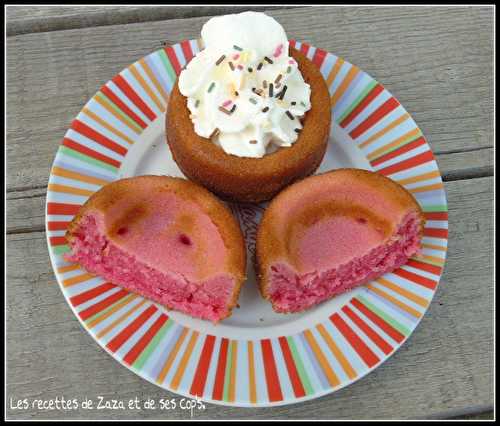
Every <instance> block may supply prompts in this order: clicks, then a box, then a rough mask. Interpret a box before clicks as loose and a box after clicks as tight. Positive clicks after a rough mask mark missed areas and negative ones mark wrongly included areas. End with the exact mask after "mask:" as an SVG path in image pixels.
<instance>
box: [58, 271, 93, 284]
mask: <svg viewBox="0 0 500 426" xmlns="http://www.w3.org/2000/svg"><path fill="white" fill-rule="evenodd" d="M94 277H95V275H93V274H89V273H85V274H81V275H77V276H76V277H71V278H67V279H65V280H63V282H62V284H63V287H71V286H72V285H75V284H79V283H81V282H83V281H87V280H90V279H91V278H94Z"/></svg>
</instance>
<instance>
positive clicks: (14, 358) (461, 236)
mask: <svg viewBox="0 0 500 426" xmlns="http://www.w3.org/2000/svg"><path fill="white" fill-rule="evenodd" d="M446 191H447V196H448V202H449V213H450V247H449V252H448V260H447V264H446V268H445V273H444V277H443V279H442V281H441V283H440V285H439V289H438V291H437V294H436V297H435V299H434V301H433V302H432V304H431V306H430V308H429V311H428V313H427V314H426V315H425V317H424V319H423V320H422V323H421V324H420V325H419V327H418V329H417V330H416V332H415V333H414V334H413V335H412V337H411V338H410V339H409V340H408V341H407V342H406V343H405V344H404V345H403V347H402V348H401V349H400V350H399V351H397V353H396V354H394V355H393V356H392V357H391V358H390V359H389V360H388V361H387V362H386V363H384V364H383V365H382V366H381V367H380V368H377V369H376V370H375V371H374V372H373V373H371V374H369V375H368V376H366V377H365V378H363V379H361V380H360V381H359V382H357V383H355V384H353V385H351V386H348V387H347V388H345V389H342V390H340V391H338V392H336V393H334V394H332V395H329V396H325V397H322V398H320V399H317V400H313V401H309V402H305V403H302V404H299V405H293V406H285V407H275V408H270V409H242V408H228V407H222V406H213V405H207V408H206V410H205V411H196V410H195V411H194V413H193V418H195V419H204V418H205V419H208V418H210V419H227V418H232V419H250V418H251V419H308V418H318V419H333V418H334V419H380V418H386V419H399V418H443V417H449V416H456V415H459V414H463V413H469V414H470V413H474V412H482V411H485V410H488V409H489V410H491V409H492V406H493V374H492V371H493V335H492V333H493V330H492V324H493V279H492V268H493V263H492V256H491V253H492V249H493V238H492V235H493V214H492V208H493V202H492V201H493V178H492V177H487V178H478V179H469V180H462V181H452V182H448V183H446ZM7 243H8V246H7V247H8V250H7V262H8V265H7V266H8V267H7V310H6V313H7V339H8V340H7V362H8V366H9V368H8V369H7V395H8V396H9V397H12V398H14V399H22V398H30V399H33V398H36V397H37V398H44V399H48V398H55V397H56V396H61V395H64V397H65V398H78V399H80V400H82V399H83V398H84V397H90V398H97V395H102V396H104V397H107V398H118V399H122V400H128V399H129V398H134V397H136V396H137V397H138V398H139V400H141V401H144V400H145V399H146V398H153V399H155V400H157V401H158V400H159V399H160V398H173V397H176V398H177V401H178V402H179V400H180V397H177V396H176V395H174V394H172V393H169V392H166V391H163V390H161V389H160V388H158V387H156V386H154V385H152V384H150V383H149V382H146V381H144V380H142V379H140V378H139V377H138V376H136V375H135V374H134V373H132V372H130V371H128V370H127V369H126V368H124V367H121V366H120V365H119V364H118V363H117V362H115V361H114V360H113V359H112V358H111V357H110V356H107V355H106V354H105V353H104V351H103V350H102V349H100V348H99V347H98V345H97V344H95V343H94V342H93V340H92V338H91V337H90V336H89V335H88V333H86V332H85V331H83V330H82V328H81V327H80V325H79V324H78V321H77V320H76V318H75V317H74V316H73V314H72V313H71V310H70V308H69V307H68V306H67V305H66V302H65V301H64V300H63V297H62V294H61V292H60V290H59V288H58V286H57V284H56V282H55V279H54V276H53V273H52V271H51V268H50V265H49V260H48V255H47V248H46V241H45V234H44V233H43V232H36V233H24V234H13V235H9V236H8V241H7ZM7 408H8V409H7V415H8V418H9V419H25V418H36V419H47V418H51V419H62V418H65V419H77V418H86V419H97V418H101V419H125V418H127V419H163V420H165V419H189V418H190V413H189V411H181V410H179V409H176V410H172V411H160V410H155V411H151V412H147V411H141V412H133V411H130V410H125V411H121V410H118V411H115V410H99V411H96V410H93V411H81V410H79V411H66V412H64V411H55V410H54V411H40V410H36V409H30V410H27V411H19V410H12V409H10V408H9V406H8V407H7Z"/></svg>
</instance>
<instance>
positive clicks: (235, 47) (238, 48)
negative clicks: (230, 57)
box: [233, 45, 243, 52]
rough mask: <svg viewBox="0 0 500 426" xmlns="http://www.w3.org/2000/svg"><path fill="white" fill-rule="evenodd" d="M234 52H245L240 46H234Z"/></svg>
mask: <svg viewBox="0 0 500 426" xmlns="http://www.w3.org/2000/svg"><path fill="white" fill-rule="evenodd" d="M233 49H234V50H239V51H240V52H242V51H243V49H242V48H241V47H240V46H236V45H233Z"/></svg>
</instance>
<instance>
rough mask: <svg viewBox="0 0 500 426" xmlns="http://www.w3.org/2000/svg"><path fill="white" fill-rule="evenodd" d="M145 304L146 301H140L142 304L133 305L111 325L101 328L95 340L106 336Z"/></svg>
mask: <svg viewBox="0 0 500 426" xmlns="http://www.w3.org/2000/svg"><path fill="white" fill-rule="evenodd" d="M144 303H146V300H145V299H144V300H142V302H139V303H138V304H137V305H135V306H134V307H133V308H132V309H129V310H128V311H127V312H124V313H123V314H122V315H120V316H119V317H118V318H117V319H115V320H114V321H113V322H112V323H111V324H109V325H108V326H107V327H105V328H103V329H102V330H101V331H100V332H99V333H97V338H98V339H99V338H101V337H103V336H105V335H106V334H108V333H109V332H110V331H111V330H113V328H115V327H116V326H117V325H118V324H120V323H122V322H123V321H125V320H126V319H127V318H128V317H129V316H130V315H132V314H133V313H134V312H135V311H137V309H139V308H140V307H141V306H142V305H144Z"/></svg>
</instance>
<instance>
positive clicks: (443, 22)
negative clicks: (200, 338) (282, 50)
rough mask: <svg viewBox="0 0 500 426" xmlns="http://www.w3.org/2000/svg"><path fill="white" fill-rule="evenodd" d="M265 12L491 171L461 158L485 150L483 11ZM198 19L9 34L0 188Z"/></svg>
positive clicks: (487, 84)
mask: <svg viewBox="0 0 500 426" xmlns="http://www.w3.org/2000/svg"><path fill="white" fill-rule="evenodd" d="M270 15H272V16H275V17H276V18H277V19H278V20H279V21H280V22H281V23H282V24H283V25H284V27H285V28H286V30H287V32H288V35H289V37H290V38H296V39H298V40H304V41H307V42H309V43H311V44H313V45H316V46H319V47H322V48H324V49H326V50H328V51H331V52H334V53H336V54H338V55H340V56H342V57H344V58H345V59H346V60H349V61H351V62H352V63H354V64H356V65H357V66H359V67H360V68H361V69H363V70H364V71H366V72H368V73H369V74H371V75H372V76H373V77H375V78H376V79H378V80H379V81H381V82H382V83H383V84H384V85H385V86H386V87H387V88H388V89H389V90H390V91H391V92H392V93H393V94H394V95H395V96H396V97H397V98H398V100H399V101H400V102H401V103H402V104H403V105H404V106H405V107H406V108H407V110H408V111H409V112H410V113H411V114H412V116H413V117H414V118H415V120H416V122H417V123H418V124H419V125H420V126H421V128H422V130H423V132H424V134H425V135H426V137H427V138H428V140H429V142H430V143H431V145H432V146H433V148H434V150H436V151H437V152H440V153H446V152H462V153H463V156H462V157H463V158H464V160H465V161H463V162H462V164H464V165H465V166H466V167H467V159H468V158H469V157H471V158H472V160H471V161H476V162H478V161H479V162H480V164H479V165H478V167H481V168H486V169H488V170H489V169H491V166H492V164H493V162H492V158H490V157H487V156H485V157H481V158H477V155H476V154H470V153H469V152H474V150H475V149H477V148H479V149H484V148H491V147H492V146H493V114H492V111H493V88H492V81H493V80H492V78H493V77H492V76H493V73H492V65H493V63H492V49H493V44H492V8H490V7H438V8H432V7H402V8H401V7H400V8H387V7H319V8H317V7H314V8H301V9H289V10H273V11H271V12H270ZM205 21H206V18H189V19H172V20H169V21H160V22H148V23H137V24H129V25H112V26H103V27H97V28H84V29H75V30H67V31H54V32H47V33H39V34H27V35H21V36H15V37H9V38H8V43H7V78H8V80H7V81H8V84H7V86H8V87H7V88H8V115H7V139H8V145H7V158H8V163H7V164H8V176H7V180H8V182H7V184H8V187H9V188H11V189H16V188H23V187H26V188H30V187H40V186H42V185H45V184H46V182H47V175H48V171H49V169H50V165H51V162H52V160H53V157H54V154H55V151H56V149H57V146H58V144H59V142H60V141H61V139H62V137H63V135H64V132H65V131H66V129H67V127H68V126H69V124H70V122H71V120H72V119H73V118H74V117H75V115H76V114H77V113H78V112H79V110H80V109H81V108H82V106H83V105H84V104H85V102H86V101H87V100H88V99H89V98H90V97H91V96H92V95H93V94H94V93H95V92H96V91H97V90H98V88H99V87H100V86H101V85H102V84H104V83H105V82H106V81H107V80H109V79H110V78H111V77H112V76H114V75H115V74H116V73H118V72H119V71H121V70H122V69H123V68H124V67H126V66H128V65H129V64H130V63H132V62H134V61H136V60H137V59H139V58H141V57H142V56H144V55H145V54H148V53H150V52H152V51H153V50H155V49H158V48H160V47H161V46H162V45H163V43H164V42H167V43H175V42H178V41H179V40H182V39H186V38H194V37H198V36H199V32H200V28H201V25H202V24H203V23H204V22H205ZM474 157H475V158H474ZM27 159H28V161H29V162H30V163H29V167H27ZM460 173H462V171H461V170H460V169H456V170H455V171H454V174H455V175H456V176H460Z"/></svg>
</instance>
